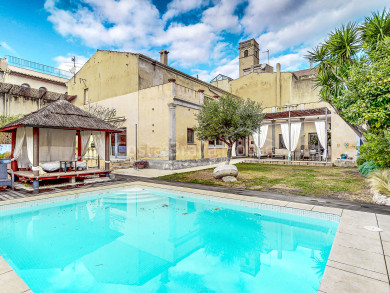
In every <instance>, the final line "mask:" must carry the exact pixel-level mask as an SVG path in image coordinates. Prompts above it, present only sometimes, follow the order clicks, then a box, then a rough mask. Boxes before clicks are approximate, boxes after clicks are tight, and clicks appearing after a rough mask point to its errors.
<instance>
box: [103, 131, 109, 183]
mask: <svg viewBox="0 0 390 293" xmlns="http://www.w3.org/2000/svg"><path fill="white" fill-rule="evenodd" d="M104 169H105V170H106V171H109V170H110V133H109V132H108V131H106V143H105V163H104ZM108 175H109V173H108V172H106V177H108Z"/></svg>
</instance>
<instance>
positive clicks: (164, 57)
mask: <svg viewBox="0 0 390 293" xmlns="http://www.w3.org/2000/svg"><path fill="white" fill-rule="evenodd" d="M168 54H169V52H168V51H167V50H164V49H161V51H160V63H162V64H164V65H168Z"/></svg>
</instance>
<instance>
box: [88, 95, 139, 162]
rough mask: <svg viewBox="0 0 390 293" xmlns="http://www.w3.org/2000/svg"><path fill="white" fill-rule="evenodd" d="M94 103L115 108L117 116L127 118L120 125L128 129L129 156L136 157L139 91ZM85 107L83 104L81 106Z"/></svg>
mask: <svg viewBox="0 0 390 293" xmlns="http://www.w3.org/2000/svg"><path fill="white" fill-rule="evenodd" d="M93 104H99V105H102V106H104V107H108V108H115V109H116V113H117V117H125V118H126V120H125V121H124V122H123V123H121V124H120V125H119V127H121V128H126V131H127V157H128V158H135V124H136V123H138V92H135V93H130V94H126V95H122V96H117V97H113V98H109V99H106V100H103V101H99V102H96V103H93ZM81 108H82V109H83V106H81Z"/></svg>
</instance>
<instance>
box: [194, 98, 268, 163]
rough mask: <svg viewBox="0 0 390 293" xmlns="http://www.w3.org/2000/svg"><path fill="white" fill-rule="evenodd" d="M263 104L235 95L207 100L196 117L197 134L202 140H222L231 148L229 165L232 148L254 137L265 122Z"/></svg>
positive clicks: (228, 155)
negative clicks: (255, 132) (242, 139)
mask: <svg viewBox="0 0 390 293" xmlns="http://www.w3.org/2000/svg"><path fill="white" fill-rule="evenodd" d="M263 117H264V115H262V107H261V104H259V103H257V102H255V101H252V100H249V99H247V100H243V99H240V98H237V97H234V96H232V95H226V96H222V97H220V98H218V99H205V101H204V104H203V105H202V108H201V110H200V111H199V113H198V114H197V115H196V119H197V121H198V126H197V127H195V132H196V135H197V137H198V139H200V140H206V141H210V140H217V139H218V140H221V141H223V142H224V143H225V144H226V145H227V146H228V154H227V158H228V163H229V162H230V159H231V156H232V146H233V144H234V143H235V142H236V141H237V140H238V139H240V138H244V137H247V136H250V135H252V133H253V132H254V131H256V130H257V129H258V128H259V127H260V124H261V121H262V120H263Z"/></svg>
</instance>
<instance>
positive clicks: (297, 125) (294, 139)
mask: <svg viewBox="0 0 390 293" xmlns="http://www.w3.org/2000/svg"><path fill="white" fill-rule="evenodd" d="M280 126H281V128H282V136H283V141H284V144H285V145H286V148H287V150H288V156H289V157H291V153H292V152H293V151H295V149H296V148H297V145H298V140H299V134H300V133H301V122H293V123H291V144H290V135H289V132H288V123H283V124H281V125H280Z"/></svg>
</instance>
